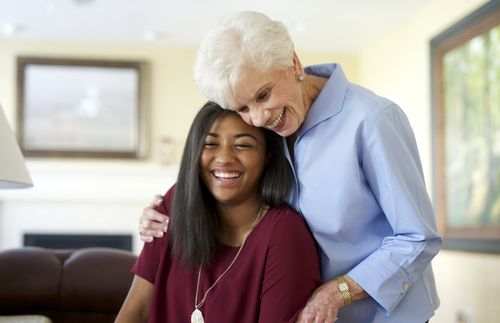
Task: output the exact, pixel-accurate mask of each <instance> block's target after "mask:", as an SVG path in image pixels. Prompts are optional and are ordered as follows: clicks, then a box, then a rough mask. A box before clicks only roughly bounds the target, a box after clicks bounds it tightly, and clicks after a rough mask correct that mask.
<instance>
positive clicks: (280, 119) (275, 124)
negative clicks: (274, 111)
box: [266, 108, 285, 129]
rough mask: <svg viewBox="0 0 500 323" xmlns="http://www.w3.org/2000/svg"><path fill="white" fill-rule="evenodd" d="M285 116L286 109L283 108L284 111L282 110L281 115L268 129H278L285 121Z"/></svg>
mask: <svg viewBox="0 0 500 323" xmlns="http://www.w3.org/2000/svg"><path fill="white" fill-rule="evenodd" d="M284 114H285V108H283V110H281V113H280V114H279V115H278V116H277V117H276V119H274V120H273V122H271V123H270V124H268V125H267V126H266V128H267V129H273V128H276V127H277V126H278V125H279V124H280V123H281V121H283V115H284Z"/></svg>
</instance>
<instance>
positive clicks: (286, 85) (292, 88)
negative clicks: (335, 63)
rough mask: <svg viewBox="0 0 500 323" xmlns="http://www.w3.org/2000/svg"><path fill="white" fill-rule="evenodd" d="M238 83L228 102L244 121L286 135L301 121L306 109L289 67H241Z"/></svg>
mask: <svg viewBox="0 0 500 323" xmlns="http://www.w3.org/2000/svg"><path fill="white" fill-rule="evenodd" d="M238 84H239V86H238V87H237V88H236V90H235V93H234V96H233V98H232V101H233V102H231V104H232V105H233V109H234V110H235V111H236V112H238V114H239V115H240V116H241V118H242V119H243V120H244V121H245V122H246V123H247V124H249V125H253V126H256V127H264V128H267V129H270V130H272V131H274V132H276V133H277V134H279V135H280V136H282V137H288V136H290V135H292V134H293V133H295V132H296V131H297V130H298V129H299V128H300V126H301V125H302V123H303V122H304V120H305V117H306V113H307V109H306V107H305V106H304V100H303V97H302V90H301V87H300V83H299V82H297V79H296V73H295V71H294V70H293V69H292V68H290V69H287V70H282V71H267V72H259V71H256V70H243V71H242V74H241V76H240V78H239V82H238Z"/></svg>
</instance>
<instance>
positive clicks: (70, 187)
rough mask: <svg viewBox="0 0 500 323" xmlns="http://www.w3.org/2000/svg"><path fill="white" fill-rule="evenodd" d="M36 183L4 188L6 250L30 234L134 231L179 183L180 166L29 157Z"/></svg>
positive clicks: (1, 216)
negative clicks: (149, 208) (154, 199)
mask: <svg viewBox="0 0 500 323" xmlns="http://www.w3.org/2000/svg"><path fill="white" fill-rule="evenodd" d="M27 164H28V169H29V171H30V174H31V176H32V178H33V182H34V187H33V188H30V189H23V190H0V250H2V249H8V248H16V247H20V246H22V236H23V234H24V233H75V234H76V233H78V234H131V235H132V236H133V249H134V252H135V253H138V252H139V251H140V250H141V248H142V242H141V241H140V240H139V236H138V232H137V231H138V220H139V216H140V215H141V213H142V209H143V208H144V206H146V205H147V204H149V202H150V201H151V199H152V197H153V196H154V194H163V193H165V191H166V190H167V189H168V188H169V187H170V186H171V185H172V184H173V183H174V182H175V180H176V177H177V170H178V168H177V166H160V165H157V164H152V163H146V162H135V161H134V162H130V161H124V162H122V161H73V162H72V161H70V162H67V161H64V160H57V161H39V160H36V161H28V163H27Z"/></svg>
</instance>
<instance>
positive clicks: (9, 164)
mask: <svg viewBox="0 0 500 323" xmlns="http://www.w3.org/2000/svg"><path fill="white" fill-rule="evenodd" d="M30 186H33V181H32V180H31V177H30V174H29V173H28V169H27V168H26V164H25V163H24V157H23V154H22V153H21V150H20V149H19V146H18V145H17V141H16V138H15V136H14V132H12V129H10V126H9V124H8V123H7V118H6V117H5V114H4V112H3V110H2V107H1V106H0V189H2V188H24V187H30Z"/></svg>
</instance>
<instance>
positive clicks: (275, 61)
mask: <svg viewBox="0 0 500 323" xmlns="http://www.w3.org/2000/svg"><path fill="white" fill-rule="evenodd" d="M293 52H294V45H293V42H292V40H291V38H290V35H289V34H288V31H287V29H286V27H285V25H283V24H282V23H281V22H279V21H274V20H271V19H270V18H268V17H267V16H265V15H264V14H262V13H259V12H255V11H241V12H238V13H236V14H234V15H231V16H228V17H226V18H225V19H223V20H222V21H221V23H220V24H219V25H218V26H217V27H216V28H215V29H213V30H212V31H211V32H209V33H208V34H207V35H206V37H205V38H204V40H203V41H202V43H201V45H200V48H199V50H198V56H197V59H196V64H195V68H194V77H195V80H196V83H197V85H198V88H199V89H200V91H201V92H202V93H203V95H205V96H206V97H207V98H208V99H209V100H211V101H214V102H216V103H218V104H219V105H220V106H222V107H224V108H230V105H229V102H230V99H231V98H232V97H233V94H234V91H235V89H236V87H237V85H238V81H239V79H240V72H241V71H242V70H243V69H255V70H257V71H268V70H269V71H270V70H282V69H286V68H289V67H292V66H293Z"/></svg>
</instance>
